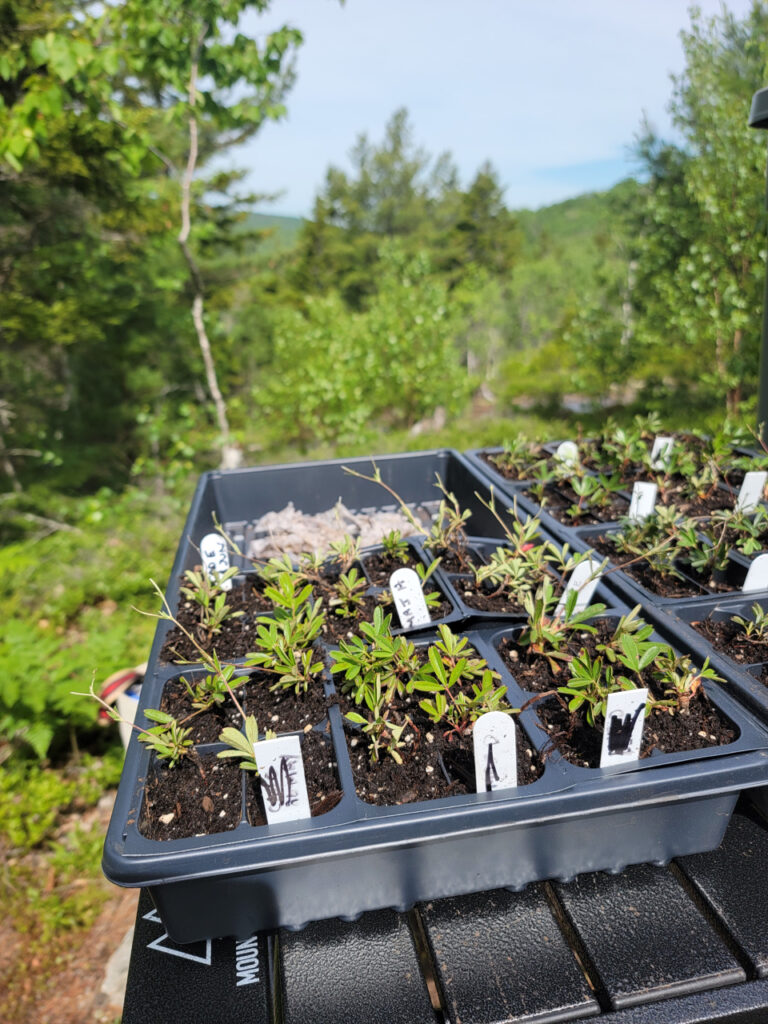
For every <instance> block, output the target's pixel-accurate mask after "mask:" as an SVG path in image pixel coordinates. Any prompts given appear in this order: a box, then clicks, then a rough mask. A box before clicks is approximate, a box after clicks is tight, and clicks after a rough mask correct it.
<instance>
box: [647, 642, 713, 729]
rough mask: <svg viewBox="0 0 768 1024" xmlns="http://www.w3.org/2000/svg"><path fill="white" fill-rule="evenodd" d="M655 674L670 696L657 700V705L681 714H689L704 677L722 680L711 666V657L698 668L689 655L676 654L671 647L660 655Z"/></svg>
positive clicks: (666, 694)
mask: <svg viewBox="0 0 768 1024" xmlns="http://www.w3.org/2000/svg"><path fill="white" fill-rule="evenodd" d="M653 674H654V677H655V679H656V680H657V681H658V683H659V684H660V685H661V686H662V687H663V692H664V694H665V696H666V697H667V698H668V699H667V700H660V701H657V702H656V706H658V707H666V708H669V709H671V710H677V711H679V713H680V714H681V715H687V714H688V712H689V710H690V705H691V701H692V700H693V698H694V697H696V695H697V694H698V693H699V692H700V690H701V684H702V681H703V680H704V679H712V680H716V681H718V682H722V679H721V677H720V676H719V675H718V674H717V673H716V672H715V670H714V669H712V668H710V667H709V658H707V660H706V661H705V662H704V664H703V665H702V667H701V668H696V666H695V665H694V664H693V663H692V661H691V659H690V657H689V656H688V655H676V654H675V653H674V651H673V650H672V648H671V647H670V648H667V650H666V651H664V652H663V653H662V654H661V655H659V657H658V658H657V660H656V664H655V666H654V673H653Z"/></svg>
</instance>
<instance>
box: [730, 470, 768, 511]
mask: <svg viewBox="0 0 768 1024" xmlns="http://www.w3.org/2000/svg"><path fill="white" fill-rule="evenodd" d="M766 480H768V473H766V471H765V470H760V469H752V470H750V471H749V473H745V474H744V480H743V481H742V484H741V488H740V490H739V496H738V498H737V499H736V504H735V506H734V510H735V511H736V512H743V513H745V514H747V513H749V512H754V511H755V509H756V508H757V506H758V505H759V504H760V502H761V500H762V497H763V491H764V490H765V481H766Z"/></svg>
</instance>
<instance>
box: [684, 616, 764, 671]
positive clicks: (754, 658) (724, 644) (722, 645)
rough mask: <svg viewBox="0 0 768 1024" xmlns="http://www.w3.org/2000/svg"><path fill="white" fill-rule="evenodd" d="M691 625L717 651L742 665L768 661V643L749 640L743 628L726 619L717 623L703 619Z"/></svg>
mask: <svg viewBox="0 0 768 1024" xmlns="http://www.w3.org/2000/svg"><path fill="white" fill-rule="evenodd" d="M691 625H692V626H693V628H694V629H695V630H696V631H697V632H698V633H701V635H702V636H704V637H706V638H707V640H708V641H709V642H710V643H711V644H712V646H713V647H714V648H715V650H716V651H720V653H721V654H725V655H726V656H727V657H729V658H732V659H733V660H734V661H737V662H738V663H739V664H740V665H753V664H755V663H756V662H758V661H768V641H762V642H761V641H759V640H749V639H748V638H747V635H746V633H745V632H744V630H743V629H742V627H741V626H738V625H737V624H736V623H735V622H731V621H730V620H728V619H725V620H723V621H721V622H715V621H714V620H713V619H703V620H702V621H701V622H692V623H691Z"/></svg>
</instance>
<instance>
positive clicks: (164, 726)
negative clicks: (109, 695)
mask: <svg viewBox="0 0 768 1024" xmlns="http://www.w3.org/2000/svg"><path fill="white" fill-rule="evenodd" d="M72 696H73V697H90V698H91V699H92V700H95V701H96V703H97V704H99V705H100V706H101V707H102V708H103V709H104V711H105V712H106V713H107V715H109V717H110V718H111V719H112V721H113V722H124V723H125V724H126V725H129V726H130V727H131V729H133V730H135V731H136V732H137V733H138V739H139V742H140V743H143V744H144V745H145V746H146V747H148V748H149V749H150V750H152V751H154V753H155V755H156V756H157V757H158V758H159V759H160V760H161V761H167V762H168V767H169V768H175V766H176V765H177V764H178V763H179V761H181V760H182V759H183V758H185V757H194V750H193V749H192V740H191V738H190V733H191V731H192V730H191V729H190V728H184V727H183V726H182V725H181V724H180V723H179V722H177V721H176V719H175V718H174V717H173V716H172V715H169V714H167V713H166V712H165V711H159V710H158V709H157V708H146V709H145V711H144V714H145V716H146V717H147V718H148V719H149V720H150V722H157V725H154V726H152V727H151V728H149V729H142V728H141V726H138V725H136V724H135V722H129V721H128V720H127V719H126V718H123V716H122V715H121V714H120V712H119V711H118V710H117V708H116V707H115V706H114V705H113V704H108V703H107V702H106V701H105V700H103V699H102V698H101V697H100V696H99V694H97V693H96V691H95V689H94V681H93V680H91V685H90V687H89V690H88V693H78V692H77V691H75V690H73V691H72ZM198 768H199V769H200V772H201V774H203V776H204V773H203V768H202V765H201V764H200V762H199V760H198Z"/></svg>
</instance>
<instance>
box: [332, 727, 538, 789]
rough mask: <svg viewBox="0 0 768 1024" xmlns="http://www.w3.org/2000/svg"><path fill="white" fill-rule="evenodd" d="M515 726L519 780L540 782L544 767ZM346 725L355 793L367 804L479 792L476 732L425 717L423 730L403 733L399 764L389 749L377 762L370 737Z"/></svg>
mask: <svg viewBox="0 0 768 1024" xmlns="http://www.w3.org/2000/svg"><path fill="white" fill-rule="evenodd" d="M515 726H516V730H517V784H518V785H519V786H524V785H527V784H528V783H530V782H535V780H536V779H538V778H539V777H540V775H541V773H542V772H543V770H544V768H543V765H542V764H541V762H540V761H539V759H538V757H537V755H536V752H535V750H534V748H533V746H532V745H531V743H530V742H529V741H528V738H527V737H526V735H525V733H524V732H523V731H522V729H521V728H520V726H519V725H517V723H515ZM344 728H345V732H346V734H347V745H348V748H349V755H350V762H351V764H352V774H353V776H354V780H355V791H356V792H357V795H358V796H359V797H360V799H361V800H365V801H366V802H367V803H370V804H377V805H379V806H385V807H393V806H399V805H401V804H408V803H414V802H416V801H421V800H439V799H441V798H442V797H447V796H458V795H460V794H462V793H474V792H475V769H474V756H473V753H472V736H471V734H468V735H466V736H463V737H458V736H456V735H454V736H452V737H450V738H447V737H446V736H444V735H443V734H442V733H441V731H440V729H439V728H438V727H437V726H435V725H433V724H432V723H431V722H429V721H428V720H419V721H418V729H413V728H411V727H409V728H408V729H407V730H406V732H405V733H404V734H403V739H404V740H406V746H405V747H402V748H400V750H399V754H400V756H401V757H402V759H403V763H402V764H397V763H396V762H395V761H394V759H393V758H391V757H390V756H389V755H388V754H386V753H385V752H384V751H382V752H381V754H380V760H379V761H371V759H370V756H369V751H368V744H367V741H366V737H365V736H364V735H363V734H362V733H361V732H360V731H359V730H356V729H353V728H351V727H349V726H348V725H347V724H346V723H345V727H344ZM441 761H442V763H441Z"/></svg>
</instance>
